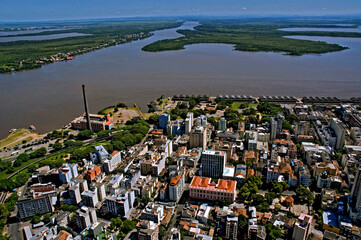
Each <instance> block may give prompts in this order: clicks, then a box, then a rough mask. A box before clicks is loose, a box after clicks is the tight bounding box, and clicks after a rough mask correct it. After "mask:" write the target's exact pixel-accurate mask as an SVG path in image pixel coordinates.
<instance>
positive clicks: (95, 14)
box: [0, 0, 361, 22]
mask: <svg viewBox="0 0 361 240" xmlns="http://www.w3.org/2000/svg"><path fill="white" fill-rule="evenodd" d="M343 14H361V0H1V2H0V21H1V22H11V21H32V20H55V19H87V18H107V17H109V18H114V17H134V16H175V15H177V16H179V15H239V16H247V15H267V16H268V15H343Z"/></svg>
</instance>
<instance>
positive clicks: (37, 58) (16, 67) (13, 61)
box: [0, 20, 182, 73]
mask: <svg viewBox="0 0 361 240" xmlns="http://www.w3.org/2000/svg"><path fill="white" fill-rule="evenodd" d="M180 25H182V22H176V21H170V20H162V21H155V20H154V21H150V20H149V21H144V20H142V21H141V20H139V21H135V20H133V21H107V22H75V23H69V24H68V27H69V26H72V27H73V29H67V30H60V31H44V32H40V33H30V34H19V35H11V36H9V37H19V36H41V35H52V34H59V33H74V32H77V33H82V34H89V35H86V36H80V37H69V38H61V39H53V40H43V41H14V42H2V43H0V73H11V72H14V71H22V70H29V69H34V68H39V67H41V66H42V64H46V63H52V62H55V61H62V60H70V59H72V58H73V57H74V56H76V55H79V54H84V53H86V52H90V51H94V50H97V49H101V48H105V47H109V46H114V45H117V44H121V43H126V42H130V41H133V40H138V39H144V38H147V37H150V36H151V35H152V34H151V32H152V31H156V30H161V29H166V28H174V27H178V26H180ZM61 26H62V25H60V27H61Z"/></svg>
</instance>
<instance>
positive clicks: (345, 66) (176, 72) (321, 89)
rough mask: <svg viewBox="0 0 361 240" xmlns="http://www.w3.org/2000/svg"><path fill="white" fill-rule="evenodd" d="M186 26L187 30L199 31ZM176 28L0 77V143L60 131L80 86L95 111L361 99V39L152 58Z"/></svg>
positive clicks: (79, 109) (221, 47) (208, 47)
mask: <svg viewBox="0 0 361 240" xmlns="http://www.w3.org/2000/svg"><path fill="white" fill-rule="evenodd" d="M195 24H196V23H195V22H186V23H185V24H184V25H183V27H181V28H192V27H193V26H194V25H195ZM179 36H180V34H178V33H176V29H167V30H161V31H156V32H155V33H154V36H152V37H150V38H147V39H144V40H140V41H134V42H131V43H127V44H122V45H118V46H114V47H109V48H105V49H102V50H98V51H94V52H90V53H87V54H84V55H81V56H77V57H76V58H75V59H74V60H72V61H67V62H57V63H53V64H49V65H46V66H43V67H42V68H41V69H35V70H30V71H23V72H18V73H13V74H2V75H0V114H1V116H0V126H1V127H0V137H5V136H6V135H7V134H8V130H9V129H11V128H20V127H27V126H29V124H34V125H35V126H36V127H37V129H38V131H39V132H41V133H44V132H47V131H51V130H53V129H57V128H61V127H62V126H63V125H65V124H67V123H69V122H70V121H71V120H72V119H73V118H75V117H76V116H79V115H81V114H82V113H83V105H82V104H83V102H82V92H81V84H86V87H87V95H88V104H89V108H90V111H91V112H94V113H95V112H97V111H98V110H100V109H102V108H104V107H106V106H108V105H113V104H116V103H118V102H121V101H122V102H125V103H126V104H128V105H133V104H134V103H137V104H138V106H140V107H141V109H142V110H143V111H147V107H146V104H147V103H148V102H149V101H151V100H153V99H155V98H158V97H159V96H161V95H165V96H173V95H174V94H182V93H183V94H208V95H213V96H215V95H218V94H240V95H253V96H262V95H290V96H291V95H293V96H296V97H303V96H337V97H352V96H360V90H361V39H357V38H353V39H352V38H330V37H304V36H303V37H299V38H302V39H310V40H316V41H326V42H330V43H338V44H340V45H343V46H347V47H349V48H350V49H348V50H345V51H342V52H335V53H327V54H322V55H305V56H301V57H292V56H286V55H283V54H282V53H264V52H260V53H251V52H240V51H234V50H233V47H232V46H231V45H226V44H196V45H191V46H187V47H186V49H185V50H180V51H167V52H158V53H149V52H143V51H141V48H142V47H143V46H145V45H147V44H149V43H151V42H154V41H157V40H160V39H166V38H176V37H179Z"/></svg>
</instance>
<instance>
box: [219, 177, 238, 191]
mask: <svg viewBox="0 0 361 240" xmlns="http://www.w3.org/2000/svg"><path fill="white" fill-rule="evenodd" d="M235 188H236V182H235V181H230V180H224V179H219V180H218V189H224V190H227V191H234V189H235Z"/></svg>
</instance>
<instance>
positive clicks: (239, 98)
mask: <svg viewBox="0 0 361 240" xmlns="http://www.w3.org/2000/svg"><path fill="white" fill-rule="evenodd" d="M192 98H199V99H200V100H201V101H209V100H210V99H211V97H210V96H208V95H183V94H181V95H174V96H173V97H172V99H173V100H174V101H187V100H190V99H192ZM216 99H217V100H230V101H233V102H249V103H252V102H274V103H297V102H298V98H296V97H294V96H261V97H253V96H246V95H218V96H217V97H216ZM300 100H301V101H302V102H303V103H329V104H337V103H338V104H339V103H361V97H352V98H350V99H340V98H338V97H307V96H305V97H303V98H300Z"/></svg>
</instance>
